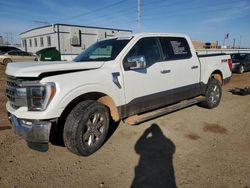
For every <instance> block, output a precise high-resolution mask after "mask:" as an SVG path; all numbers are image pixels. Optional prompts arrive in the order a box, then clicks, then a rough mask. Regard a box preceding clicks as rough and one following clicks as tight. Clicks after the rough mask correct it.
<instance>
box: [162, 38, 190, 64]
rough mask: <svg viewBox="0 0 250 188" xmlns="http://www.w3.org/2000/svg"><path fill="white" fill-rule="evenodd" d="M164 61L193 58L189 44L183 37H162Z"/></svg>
mask: <svg viewBox="0 0 250 188" xmlns="http://www.w3.org/2000/svg"><path fill="white" fill-rule="evenodd" d="M160 40H161V45H162V48H163V54H164V57H165V59H164V60H171V59H172V60H177V59H187V58H190V57H191V56H192V54H191V51H190V48H189V45H188V42H187V40H186V39H185V38H183V37H162V38H161V39H160Z"/></svg>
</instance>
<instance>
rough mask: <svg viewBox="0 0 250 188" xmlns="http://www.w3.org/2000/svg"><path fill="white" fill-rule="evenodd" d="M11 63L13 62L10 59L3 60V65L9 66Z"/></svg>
mask: <svg viewBox="0 0 250 188" xmlns="http://www.w3.org/2000/svg"><path fill="white" fill-rule="evenodd" d="M10 62H12V61H11V59H9V58H8V59H4V60H3V64H4V65H7V64H8V63H10Z"/></svg>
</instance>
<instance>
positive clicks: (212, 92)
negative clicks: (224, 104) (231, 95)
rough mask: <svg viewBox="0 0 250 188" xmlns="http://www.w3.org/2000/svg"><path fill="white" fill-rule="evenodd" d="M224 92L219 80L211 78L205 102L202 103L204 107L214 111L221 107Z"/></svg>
mask: <svg viewBox="0 0 250 188" xmlns="http://www.w3.org/2000/svg"><path fill="white" fill-rule="evenodd" d="M221 95H222V90H221V84H220V82H219V81H218V80H216V79H214V78H211V79H210V80H209V81H208V85H207V89H206V92H205V97H206V99H205V101H203V102H201V103H200V105H201V106H202V107H205V108H208V109H212V108H215V107H217V106H218V105H219V103H220V100H221Z"/></svg>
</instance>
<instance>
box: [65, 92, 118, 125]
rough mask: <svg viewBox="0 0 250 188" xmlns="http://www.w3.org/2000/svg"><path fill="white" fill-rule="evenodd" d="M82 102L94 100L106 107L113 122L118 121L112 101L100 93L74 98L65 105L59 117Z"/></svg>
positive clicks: (90, 93) (116, 111)
mask: <svg viewBox="0 0 250 188" xmlns="http://www.w3.org/2000/svg"><path fill="white" fill-rule="evenodd" d="M84 100H94V101H98V102H100V103H101V104H103V105H105V106H106V107H108V109H109V112H110V116H111V117H112V119H113V120H114V121H115V122H116V121H119V120H120V115H119V112H118V109H117V107H116V105H115V102H114V100H113V99H112V98H111V97H110V96H108V95H106V94H105V93H101V92H89V93H85V94H82V95H80V96H78V97H76V98H74V99H73V100H72V101H71V102H69V103H68V104H67V106H66V107H65V109H64V110H63V112H62V114H61V117H62V116H63V117H65V116H67V114H68V113H69V112H70V111H71V110H72V109H73V108H74V106H76V105H77V104H78V103H79V102H81V101H84Z"/></svg>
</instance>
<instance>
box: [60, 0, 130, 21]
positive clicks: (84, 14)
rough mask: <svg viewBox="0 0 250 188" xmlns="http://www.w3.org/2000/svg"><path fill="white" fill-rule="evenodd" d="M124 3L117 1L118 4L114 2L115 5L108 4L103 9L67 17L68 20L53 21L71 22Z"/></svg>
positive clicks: (123, 0)
mask: <svg viewBox="0 0 250 188" xmlns="http://www.w3.org/2000/svg"><path fill="white" fill-rule="evenodd" d="M125 1H126V0H121V1H118V2H115V3H112V4H109V5H107V6H104V7H101V8H97V9H94V10H92V11H89V12H86V13H81V14H78V15H75V16H71V17H69V18H64V19H59V20H55V22H62V21H65V20H72V19H75V18H79V17H82V16H86V15H90V14H93V13H96V12H99V11H103V10H107V9H108V8H111V7H114V6H117V5H119V4H122V3H124V2H125Z"/></svg>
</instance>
